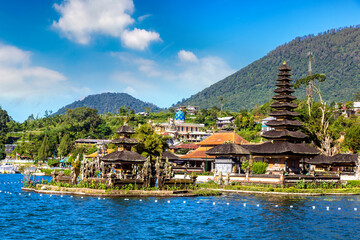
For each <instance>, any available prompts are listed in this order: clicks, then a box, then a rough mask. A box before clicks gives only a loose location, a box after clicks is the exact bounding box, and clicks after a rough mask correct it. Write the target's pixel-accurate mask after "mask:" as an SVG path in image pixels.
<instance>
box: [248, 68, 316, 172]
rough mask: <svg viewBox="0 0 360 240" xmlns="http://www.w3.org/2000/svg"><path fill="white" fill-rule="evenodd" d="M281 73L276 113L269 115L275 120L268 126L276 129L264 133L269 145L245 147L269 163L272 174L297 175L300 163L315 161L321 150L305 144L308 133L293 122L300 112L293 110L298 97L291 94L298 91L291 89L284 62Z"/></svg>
mask: <svg viewBox="0 0 360 240" xmlns="http://www.w3.org/2000/svg"><path fill="white" fill-rule="evenodd" d="M279 71H280V72H279V73H278V78H277V83H276V86H277V88H276V89H275V90H274V92H275V93H276V95H275V96H274V97H273V98H272V99H274V100H275V101H276V102H274V103H273V104H271V107H272V108H273V109H274V110H273V111H272V112H271V113H270V114H269V115H270V116H272V117H275V118H276V120H272V121H269V122H267V124H266V125H267V126H269V127H273V128H274V129H275V130H271V131H267V132H265V133H263V135H262V137H264V138H266V139H268V140H269V141H268V142H265V143H263V144H259V145H248V146H246V148H247V149H248V150H249V151H250V153H251V154H252V156H253V158H263V159H264V160H266V161H268V162H269V167H268V171H269V172H273V173H276V172H278V173H280V172H288V173H298V172H300V171H301V169H300V163H303V162H304V160H305V158H313V157H314V156H316V155H318V154H319V153H320V151H319V150H318V149H316V148H314V147H311V146H309V145H306V144H305V143H304V140H305V138H306V134H304V133H303V132H301V131H299V130H298V128H299V127H301V126H302V123H301V122H299V121H298V120H295V119H294V118H295V117H297V116H299V113H297V112H295V111H294V109H295V108H297V107H298V106H297V105H296V104H295V103H293V101H294V100H296V97H295V96H292V95H291V94H292V93H293V92H294V91H295V90H294V89H292V88H291V87H292V86H293V84H292V83H291V81H292V79H291V78H290V76H291V74H290V71H291V68H290V67H289V66H288V65H287V64H286V62H284V63H283V65H281V66H280V68H279Z"/></svg>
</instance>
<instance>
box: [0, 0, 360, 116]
mask: <svg viewBox="0 0 360 240" xmlns="http://www.w3.org/2000/svg"><path fill="white" fill-rule="evenodd" d="M358 24H360V1H347V0H342V1H331V0H326V1H322V0H317V1H306V0H304V1H269V0H268V1H241V0H197V1H194V0H181V1H180V0H167V1H164V0H162V1H159V0H151V1H148V0H66V1H63V0H47V1H38V0H12V1H6V0H0V106H1V107H2V108H3V109H5V110H7V112H8V113H9V115H10V116H11V117H12V118H13V119H14V120H15V121H19V122H22V121H24V120H25V119H27V118H28V116H29V115H31V114H33V115H34V116H35V117H43V116H44V113H45V111H46V110H48V111H53V112H56V111H57V110H58V109H59V108H60V107H62V106H64V105H67V104H70V103H72V102H73V101H76V100H80V99H82V98H84V97H85V96H87V95H90V94H99V93H103V92H126V93H129V94H130V95H132V96H134V97H136V98H138V99H140V100H142V101H146V102H151V103H154V104H156V105H158V106H159V107H170V106H171V105H172V104H175V103H177V102H178V101H181V100H182V99H183V98H188V97H190V96H191V95H193V94H196V93H197V92H199V91H201V90H203V89H204V88H206V87H209V86H210V85H212V84H213V83H215V82H217V81H219V80H222V79H223V78H225V77H227V76H229V75H230V74H232V73H234V72H236V71H238V70H240V69H241V68H243V67H245V66H247V65H248V64H250V63H252V62H253V61H255V60H257V59H259V58H261V57H263V56H265V55H266V54H267V53H268V52H269V51H271V50H273V49H275V48H276V47H277V46H279V45H282V44H284V43H286V42H289V41H291V40H293V39H294V38H296V37H298V36H304V35H308V34H315V35H316V34H317V33H320V32H324V31H326V30H328V29H332V28H339V27H346V26H351V25H358Z"/></svg>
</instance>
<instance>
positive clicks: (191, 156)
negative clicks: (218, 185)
mask: <svg viewBox="0 0 360 240" xmlns="http://www.w3.org/2000/svg"><path fill="white" fill-rule="evenodd" d="M223 143H234V144H240V145H241V144H247V143H249V142H248V141H246V140H245V139H243V138H242V137H240V136H239V135H238V134H236V133H235V132H227V131H220V132H217V133H214V134H213V135H211V136H210V137H208V138H206V139H205V140H203V141H201V142H199V143H197V145H199V148H198V149H196V150H194V151H192V152H189V153H188V154H186V155H184V156H181V157H180V158H181V159H183V160H185V165H186V168H187V169H188V171H204V172H211V171H214V169H215V156H214V155H208V154H207V153H206V151H208V150H210V149H212V148H213V147H216V146H218V145H221V144H223Z"/></svg>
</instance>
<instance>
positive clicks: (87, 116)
mask: <svg viewBox="0 0 360 240" xmlns="http://www.w3.org/2000/svg"><path fill="white" fill-rule="evenodd" d="M99 124H101V118H100V117H99V115H98V114H97V110H96V109H92V108H87V107H79V108H74V109H67V110H66V113H65V115H64V122H63V123H62V126H63V127H64V128H65V130H64V131H65V132H67V133H69V134H70V135H71V136H73V137H75V138H84V137H88V136H91V137H96V135H97V134H96V129H97V127H98V125H99Z"/></svg>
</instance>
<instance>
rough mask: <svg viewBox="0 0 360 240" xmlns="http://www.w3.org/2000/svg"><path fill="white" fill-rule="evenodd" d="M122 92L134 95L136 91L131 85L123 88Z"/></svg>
mask: <svg viewBox="0 0 360 240" xmlns="http://www.w3.org/2000/svg"><path fill="white" fill-rule="evenodd" d="M124 93H128V94H130V95H132V96H135V95H136V93H137V92H136V90H135V89H133V88H132V87H130V86H129V87H127V88H125V89H124Z"/></svg>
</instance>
